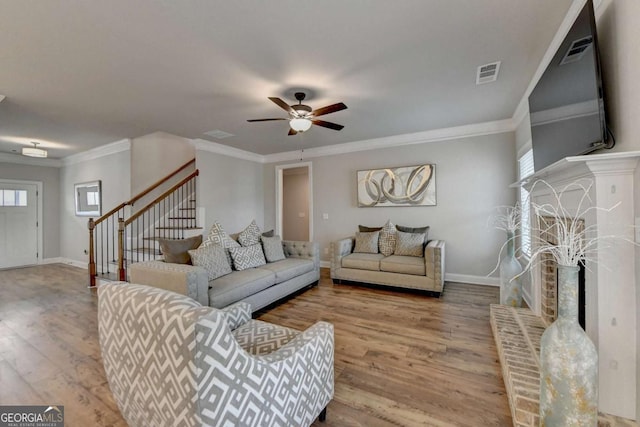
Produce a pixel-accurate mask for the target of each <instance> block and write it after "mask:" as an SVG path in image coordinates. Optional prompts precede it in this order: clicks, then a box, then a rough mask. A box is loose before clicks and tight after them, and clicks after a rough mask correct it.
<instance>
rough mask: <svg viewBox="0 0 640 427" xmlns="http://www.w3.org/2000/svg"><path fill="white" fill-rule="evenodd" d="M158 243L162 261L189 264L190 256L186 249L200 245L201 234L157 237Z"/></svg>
mask: <svg viewBox="0 0 640 427" xmlns="http://www.w3.org/2000/svg"><path fill="white" fill-rule="evenodd" d="M158 243H159V244H160V251H161V252H162V255H163V256H164V262H170V263H173V264H191V257H190V256H189V253H188V252H187V251H188V250H189V249H196V248H197V247H198V246H200V245H201V244H202V236H193V237H189V238H187V239H158Z"/></svg>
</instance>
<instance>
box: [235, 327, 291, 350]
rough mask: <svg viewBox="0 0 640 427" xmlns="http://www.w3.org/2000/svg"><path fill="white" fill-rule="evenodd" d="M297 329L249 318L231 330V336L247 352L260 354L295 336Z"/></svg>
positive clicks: (281, 344) (274, 348)
mask: <svg viewBox="0 0 640 427" xmlns="http://www.w3.org/2000/svg"><path fill="white" fill-rule="evenodd" d="M298 335H300V332H299V331H296V330H295V329H291V328H287V327H285V326H280V325H274V324H273V323H267V322H263V321H261V320H249V321H248V322H247V323H245V324H244V325H242V326H240V327H239V328H237V329H235V330H234V331H233V337H234V338H235V339H236V341H237V342H238V344H239V345H240V347H242V348H243V349H244V351H246V352H247V353H249V354H253V355H254V356H262V355H265V354H269V353H273V352H274V351H276V350H277V349H279V348H280V347H282V346H283V345H285V344H286V343H288V342H289V341H291V340H292V339H294V338H295V337H297V336H298Z"/></svg>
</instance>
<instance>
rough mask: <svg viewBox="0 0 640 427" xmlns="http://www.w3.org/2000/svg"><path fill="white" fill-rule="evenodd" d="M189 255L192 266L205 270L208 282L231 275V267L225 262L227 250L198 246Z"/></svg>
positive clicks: (214, 246)
mask: <svg viewBox="0 0 640 427" xmlns="http://www.w3.org/2000/svg"><path fill="white" fill-rule="evenodd" d="M189 255H190V256H191V261H192V262H193V265H196V266H198V267H202V268H204V269H205V270H207V276H208V277H209V280H213V279H217V278H218V277H220V276H224V275H225V274H229V273H231V266H230V265H229V261H228V260H227V250H226V249H225V248H223V247H222V246H219V245H209V246H200V247H199V248H198V249H194V250H190V251H189Z"/></svg>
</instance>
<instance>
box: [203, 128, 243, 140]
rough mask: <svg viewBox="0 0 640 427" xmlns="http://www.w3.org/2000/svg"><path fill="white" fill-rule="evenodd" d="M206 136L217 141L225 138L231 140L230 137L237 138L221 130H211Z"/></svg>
mask: <svg viewBox="0 0 640 427" xmlns="http://www.w3.org/2000/svg"><path fill="white" fill-rule="evenodd" d="M204 134H205V135H207V136H210V137H212V138H215V139H225V138H229V137H230V136H235V135H234V134H232V133H228V132H225V131H222V130H219V129H216V130H210V131H209V132H205V133H204Z"/></svg>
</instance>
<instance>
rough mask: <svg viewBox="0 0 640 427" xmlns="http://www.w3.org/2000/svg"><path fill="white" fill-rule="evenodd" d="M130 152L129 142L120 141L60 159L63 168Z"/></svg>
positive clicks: (128, 140) (125, 140)
mask: <svg viewBox="0 0 640 427" xmlns="http://www.w3.org/2000/svg"><path fill="white" fill-rule="evenodd" d="M129 150H131V140H130V139H122V140H120V141H116V142H112V143H109V144H106V145H101V146H100V147H96V148H92V149H91V150H87V151H83V152H82V153H78V154H72V155H71V156H67V157H65V158H63V159H62V164H63V166H70V165H75V164H77V163H81V162H86V161H88V160H94V159H99V158H100V157H105V156H109V155H111V154H115V153H120V152H122V151H129Z"/></svg>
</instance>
